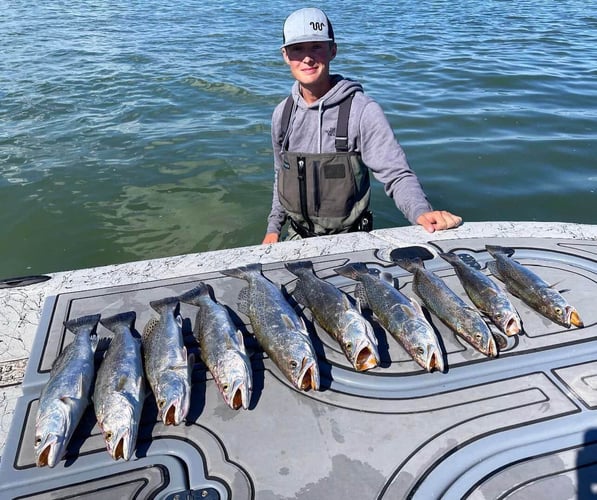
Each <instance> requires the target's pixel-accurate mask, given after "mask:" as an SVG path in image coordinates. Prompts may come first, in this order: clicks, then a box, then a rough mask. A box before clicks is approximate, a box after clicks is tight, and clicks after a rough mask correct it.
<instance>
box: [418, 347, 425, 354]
mask: <svg viewBox="0 0 597 500" xmlns="http://www.w3.org/2000/svg"><path fill="white" fill-rule="evenodd" d="M417 353H418V354H421V355H423V354H425V349H423V348H422V347H417Z"/></svg>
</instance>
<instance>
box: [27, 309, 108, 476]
mask: <svg viewBox="0 0 597 500" xmlns="http://www.w3.org/2000/svg"><path fill="white" fill-rule="evenodd" d="M99 319H100V315H99V314H96V315H91V316H82V317H80V318H76V319H72V320H69V321H66V322H65V323H64V326H65V327H66V328H67V329H68V330H70V331H71V332H72V333H74V335H75V338H74V339H73V341H72V342H71V343H70V344H68V345H67V346H66V347H65V348H64V350H63V351H62V352H61V353H60V355H59V356H58V357H57V358H56V360H55V361H54V363H53V365H52V370H51V371H50V378H49V380H48V382H47V383H46V385H45V386H44V388H43V389H42V391H41V396H40V397H39V406H38V409H37V418H36V421H35V464H36V465H37V466H38V467H43V466H45V465H48V466H49V467H54V466H55V465H56V464H57V463H58V462H59V461H60V460H61V459H62V457H63V456H64V454H65V453H66V447H67V446H68V442H69V441H70V439H71V437H72V435H73V433H74V431H75V428H76V427H77V425H78V424H79V421H80V420H81V417H82V416H83V413H84V412H85V409H86V408H87V405H88V404H89V396H90V392H91V386H92V384H93V377H94V375H95V369H94V360H93V357H94V354H95V349H96V348H97V334H96V328H97V324H98V321H99Z"/></svg>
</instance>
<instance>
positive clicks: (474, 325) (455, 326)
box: [396, 258, 498, 357]
mask: <svg viewBox="0 0 597 500" xmlns="http://www.w3.org/2000/svg"><path fill="white" fill-rule="evenodd" d="M396 263H397V264H398V265H399V266H400V267H402V268H403V269H406V270H407V271H409V272H411V273H413V282H412V288H413V291H414V292H415V293H416V294H417V295H418V296H419V297H420V298H421V300H422V301H423V303H424V304H425V306H426V307H427V308H428V309H429V310H430V311H432V312H433V313H434V314H435V315H436V316H437V317H438V318H439V319H440V320H441V321H442V322H443V323H444V324H445V325H446V326H447V327H448V328H450V329H451V330H452V331H453V332H454V333H456V335H458V336H459V337H461V338H462V339H464V340H465V341H466V342H467V343H469V344H470V345H471V346H473V347H474V348H475V349H477V350H478V351H479V352H481V353H483V354H485V355H486V356H490V357H493V356H497V354H498V349H497V344H496V341H495V339H494V338H493V335H492V334H491V330H490V329H489V327H488V326H487V324H486V323H485V321H483V318H482V317H481V315H480V314H479V312H478V311H477V310H475V309H474V308H472V307H471V306H469V305H468V304H467V303H466V302H465V301H464V300H462V299H461V298H460V297H459V296H458V295H456V294H455V293H454V292H453V291H452V290H451V289H450V288H449V287H448V286H447V285H446V284H445V283H444V281H443V280H442V279H441V278H439V277H438V276H437V275H436V274H434V273H433V272H431V271H429V270H427V269H426V268H425V266H424V264H423V261H422V260H421V259H418V258H417V259H410V260H409V259H398V260H396Z"/></svg>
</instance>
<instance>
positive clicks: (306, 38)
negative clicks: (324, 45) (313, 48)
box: [280, 36, 334, 49]
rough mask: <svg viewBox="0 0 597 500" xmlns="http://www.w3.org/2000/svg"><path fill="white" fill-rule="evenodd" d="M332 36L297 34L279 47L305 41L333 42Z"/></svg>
mask: <svg viewBox="0 0 597 500" xmlns="http://www.w3.org/2000/svg"><path fill="white" fill-rule="evenodd" d="M333 41H334V39H333V38H329V37H319V38H318V37H314V36H299V37H296V38H293V39H292V40H289V41H288V42H286V43H285V44H284V45H281V46H280V48H281V49H283V48H284V47H289V46H290V45H296V44H297V43H306V42H333Z"/></svg>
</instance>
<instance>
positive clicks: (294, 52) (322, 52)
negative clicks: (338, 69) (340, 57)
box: [282, 42, 337, 88]
mask: <svg viewBox="0 0 597 500" xmlns="http://www.w3.org/2000/svg"><path fill="white" fill-rule="evenodd" d="M336 50H337V49H336V44H335V43H333V42H332V43H330V42H303V43H296V44H294V45H289V46H288V47H284V48H283V49H282V55H283V56H284V60H285V61H286V64H288V65H289V66H290V72H291V73H292V76H293V77H294V78H295V79H296V80H298V82H299V83H300V84H301V85H303V86H304V87H307V88H309V87H310V86H314V85H315V86H317V85H321V84H326V85H327V84H328V82H329V75H330V61H331V60H332V59H334V57H336Z"/></svg>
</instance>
